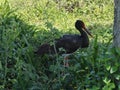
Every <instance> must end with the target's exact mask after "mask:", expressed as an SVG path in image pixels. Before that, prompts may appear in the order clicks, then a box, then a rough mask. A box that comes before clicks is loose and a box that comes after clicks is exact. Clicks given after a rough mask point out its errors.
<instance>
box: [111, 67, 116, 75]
mask: <svg viewBox="0 0 120 90" xmlns="http://www.w3.org/2000/svg"><path fill="white" fill-rule="evenodd" d="M117 70H118V68H117V66H113V67H111V69H110V73H111V74H112V73H114V72H116V71H117Z"/></svg>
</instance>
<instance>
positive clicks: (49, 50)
mask: <svg viewBox="0 0 120 90" xmlns="http://www.w3.org/2000/svg"><path fill="white" fill-rule="evenodd" d="M75 27H76V29H77V30H78V31H79V32H80V33H81V35H80V34H75V35H63V36H62V37H61V38H59V39H56V40H55V43H54V45H50V44H43V45H41V46H40V47H39V48H38V50H37V51H36V54H38V55H44V54H55V53H58V54H59V53H61V52H60V50H59V49H60V48H63V49H64V50H65V52H62V53H64V54H69V53H73V52H75V51H76V50H77V49H78V48H86V47H88V46H89V38H88V35H87V34H89V35H90V36H92V35H91V34H90V32H89V31H88V30H87V29H86V27H85V24H84V22H83V21H81V20H77V21H76V22H75Z"/></svg>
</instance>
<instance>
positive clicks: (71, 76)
mask: <svg viewBox="0 0 120 90" xmlns="http://www.w3.org/2000/svg"><path fill="white" fill-rule="evenodd" d="M3 1H4V0H3ZM76 19H82V20H84V22H85V23H86V26H88V29H90V30H91V32H92V34H93V36H94V38H90V45H89V47H88V48H86V49H79V50H77V51H76V52H75V53H73V54H72V55H71V56H70V57H69V64H70V67H68V68H65V67H64V66H63V56H60V55H55V56H53V57H49V56H48V55H45V56H43V57H40V56H37V55H35V54H34V52H35V51H36V49H37V48H38V47H39V45H41V44H43V43H46V42H47V43H50V44H52V43H53V41H54V39H55V38H59V37H60V36H62V35H63V34H66V33H67V34H75V33H78V32H77V31H76V30H75V28H74V22H75V20H76ZM112 26H113V0H109V1H107V0H106V1H105V0H74V1H73V0H51V1H50V0H26V1H23V0H19V1H18V0H10V1H7V0H5V1H4V2H2V3H1V5H0V90H119V89H120V75H119V71H120V68H119V67H120V65H119V62H120V61H119V59H120V53H119V52H120V50H119V48H114V47H113V46H112Z"/></svg>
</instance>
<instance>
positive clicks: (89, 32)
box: [83, 27, 93, 37]
mask: <svg viewBox="0 0 120 90" xmlns="http://www.w3.org/2000/svg"><path fill="white" fill-rule="evenodd" d="M83 28H84V30H85V31H86V32H87V34H88V35H90V36H91V37H93V35H92V34H91V33H90V32H89V30H88V29H87V28H86V27H83Z"/></svg>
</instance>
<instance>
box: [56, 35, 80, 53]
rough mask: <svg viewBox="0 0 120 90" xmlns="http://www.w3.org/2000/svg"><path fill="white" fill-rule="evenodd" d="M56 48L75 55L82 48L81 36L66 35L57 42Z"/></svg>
mask: <svg viewBox="0 0 120 90" xmlns="http://www.w3.org/2000/svg"><path fill="white" fill-rule="evenodd" d="M55 45H56V48H63V49H65V51H66V53H73V52H74V51H76V50H77V49H78V48H79V47H80V46H81V39H80V36H79V35H77V36H75V35H65V36H63V37H61V38H60V39H57V40H56V42H55Z"/></svg>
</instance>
